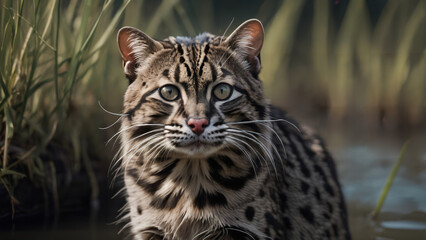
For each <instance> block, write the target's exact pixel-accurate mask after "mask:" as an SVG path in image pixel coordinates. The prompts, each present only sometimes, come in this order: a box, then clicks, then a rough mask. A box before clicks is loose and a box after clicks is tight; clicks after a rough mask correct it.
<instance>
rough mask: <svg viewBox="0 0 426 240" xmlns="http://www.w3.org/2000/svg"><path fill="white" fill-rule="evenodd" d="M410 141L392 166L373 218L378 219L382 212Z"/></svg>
mask: <svg viewBox="0 0 426 240" xmlns="http://www.w3.org/2000/svg"><path fill="white" fill-rule="evenodd" d="M408 144H409V141H407V142H405V144H404V146H402V149H401V152H400V153H399V157H398V161H396V163H395V165H394V166H393V168H392V172H391V174H390V175H389V177H388V179H387V181H386V184H385V186H384V187H383V189H382V193H381V194H380V197H379V201H377V205H376V208H375V209H374V211H373V213H372V214H371V218H372V219H376V218H377V216H378V215H379V213H380V209H382V206H383V203H384V202H385V199H386V196H387V195H388V192H389V190H390V188H391V186H392V183H393V180H394V179H395V176H396V173H397V172H398V169H399V167H400V166H401V163H402V160H403V159H404V155H405V152H406V151H407V147H408Z"/></svg>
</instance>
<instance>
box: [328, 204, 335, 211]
mask: <svg viewBox="0 0 426 240" xmlns="http://www.w3.org/2000/svg"><path fill="white" fill-rule="evenodd" d="M327 207H328V212H330V213H333V210H334V209H333V205H331V203H329V202H327Z"/></svg>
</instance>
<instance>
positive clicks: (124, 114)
mask: <svg viewBox="0 0 426 240" xmlns="http://www.w3.org/2000/svg"><path fill="white" fill-rule="evenodd" d="M98 105H99V107H101V109H102V110H104V112H106V113H109V114H111V115H113V116H120V117H127V116H128V115H129V114H126V113H115V112H111V111H108V110H106V109H105V108H104V107H103V106H102V104H101V101H98Z"/></svg>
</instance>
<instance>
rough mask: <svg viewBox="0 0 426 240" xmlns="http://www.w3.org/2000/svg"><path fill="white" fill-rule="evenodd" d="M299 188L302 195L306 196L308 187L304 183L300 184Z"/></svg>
mask: <svg viewBox="0 0 426 240" xmlns="http://www.w3.org/2000/svg"><path fill="white" fill-rule="evenodd" d="M300 188H301V189H302V192H303V193H304V194H307V193H308V191H309V185H308V184H307V183H306V182H305V181H301V182H300Z"/></svg>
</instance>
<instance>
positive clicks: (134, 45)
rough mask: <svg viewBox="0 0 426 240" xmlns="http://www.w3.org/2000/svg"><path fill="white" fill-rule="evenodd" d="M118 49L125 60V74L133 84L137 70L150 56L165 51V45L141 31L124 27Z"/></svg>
mask: <svg viewBox="0 0 426 240" xmlns="http://www.w3.org/2000/svg"><path fill="white" fill-rule="evenodd" d="M117 41H118V48H119V49H120V53H121V59H122V60H123V68H124V74H126V76H127V78H129V80H130V81H131V82H132V81H133V80H134V79H135V78H136V72H135V70H136V68H137V66H138V65H140V64H142V63H143V61H144V60H145V59H146V58H147V57H149V55H150V54H153V53H155V52H156V51H159V50H161V49H163V45H162V44H161V43H160V42H158V41H156V40H154V39H152V38H151V37H150V36H148V35H146V34H145V33H144V32H142V31H140V30H139V29H136V28H132V27H123V28H121V29H120V30H119V31H118V36H117Z"/></svg>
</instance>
